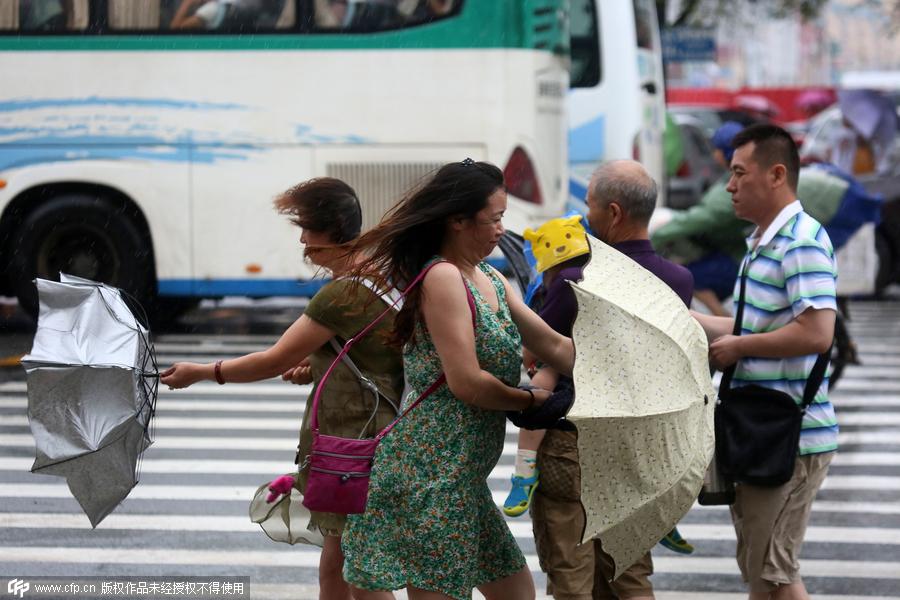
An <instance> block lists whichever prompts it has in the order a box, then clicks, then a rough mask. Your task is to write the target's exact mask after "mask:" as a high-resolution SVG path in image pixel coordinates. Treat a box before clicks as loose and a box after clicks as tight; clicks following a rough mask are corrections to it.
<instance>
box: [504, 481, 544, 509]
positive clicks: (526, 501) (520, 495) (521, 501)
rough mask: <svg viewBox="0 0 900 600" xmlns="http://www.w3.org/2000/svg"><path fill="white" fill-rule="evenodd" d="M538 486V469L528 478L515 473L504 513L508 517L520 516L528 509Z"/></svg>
mask: <svg viewBox="0 0 900 600" xmlns="http://www.w3.org/2000/svg"><path fill="white" fill-rule="evenodd" d="M537 486H538V472H537V469H535V470H534V475H533V476H531V477H528V478H525V477H520V476H519V475H513V476H512V489H511V490H510V491H509V496H507V497H506V502H504V503H503V514H505V515H506V516H507V517H518V516H519V515H521V514H522V513H524V512H525V511H527V510H528V506H529V505H530V504H531V497H532V496H533V495H534V490H535V489H537Z"/></svg>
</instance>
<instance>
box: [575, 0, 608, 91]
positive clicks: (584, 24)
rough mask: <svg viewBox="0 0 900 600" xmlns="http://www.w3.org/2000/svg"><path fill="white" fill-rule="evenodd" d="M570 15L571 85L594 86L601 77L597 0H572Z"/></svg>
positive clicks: (576, 86)
mask: <svg viewBox="0 0 900 600" xmlns="http://www.w3.org/2000/svg"><path fill="white" fill-rule="evenodd" d="M570 15H571V16H570V17H569V32H570V35H571V39H570V44H569V47H570V48H571V50H570V52H571V56H572V65H571V69H570V70H571V73H570V80H569V81H570V87H573V88H578V87H594V86H595V85H597V84H598V83H600V79H601V77H600V39H599V33H598V27H597V25H598V24H597V13H596V4H595V0H572V4H571V12H570Z"/></svg>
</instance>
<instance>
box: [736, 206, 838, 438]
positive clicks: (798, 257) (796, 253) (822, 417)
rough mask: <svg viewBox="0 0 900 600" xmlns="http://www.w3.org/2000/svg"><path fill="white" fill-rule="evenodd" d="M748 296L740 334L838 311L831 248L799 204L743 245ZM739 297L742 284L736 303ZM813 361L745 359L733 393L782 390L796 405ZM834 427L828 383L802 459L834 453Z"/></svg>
mask: <svg viewBox="0 0 900 600" xmlns="http://www.w3.org/2000/svg"><path fill="white" fill-rule="evenodd" d="M747 247H748V252H747V255H746V256H745V257H744V262H743V264H742V269H747V291H746V301H745V306H744V317H743V322H742V323H741V327H742V329H741V334H742V335H746V334H750V333H765V332H769V331H774V330H776V329H779V328H781V327H784V326H785V325H787V324H788V323H790V322H791V321H793V320H794V319H795V318H797V316H799V315H800V314H801V313H802V312H803V311H805V310H807V309H809V308H812V309H817V310H819V309H830V310H837V303H836V299H835V282H836V278H837V270H836V265H835V258H834V248H833V247H832V245H831V240H830V239H829V238H828V234H827V233H826V232H825V228H824V227H823V226H822V225H821V224H820V223H819V222H818V221H816V220H815V219H813V218H812V217H810V216H809V215H808V214H806V213H805V212H803V207H802V206H801V205H800V202H799V201H795V202H793V203H791V204H790V205H788V206H786V207H785V208H784V209H783V210H782V211H781V212H780V213H779V214H778V216H777V217H776V218H775V220H774V221H773V222H772V224H771V225H770V226H769V227H768V228H767V229H766V231H765V232H763V233H762V235H760V234H759V231H758V230H757V231H755V232H754V234H753V235H752V236H751V237H750V238H748V239H747ZM739 294H740V278H738V281H737V283H736V284H735V290H734V301H735V312H737V301H738V298H739ZM816 358H817V356H816V355H815V354H810V355H807V356H796V357H790V358H759V357H749V356H748V357H745V358H742V359H741V360H740V362H739V363H738V366H737V369H736V370H735V374H734V380H733V383H732V386H733V387H740V386H741V385H749V384H751V383H755V384H757V385H761V386H765V387H769V388H773V389H777V390H781V391H783V392H786V393H787V394H790V395H791V396H792V397H793V398H794V400H795V401H796V402H797V403H798V404H800V403H801V402H802V399H803V390H804V387H805V385H806V378H807V376H808V375H809V373H810V371H812V367H813V365H814V364H815V362H816ZM837 440H838V425H837V419H836V418H835V415H834V407H833V406H832V405H831V402H830V401H829V400H828V377H827V376H826V377H825V379H824V381H823V382H822V385H821V387H820V388H819V391H818V392H817V393H816V396H815V400H814V401H813V403H812V404H811V405H810V406H809V408H808V409H807V411H806V415H805V416H804V417H803V426H802V430H801V432H800V454H816V453H819V452H830V451H833V450H836V449H837Z"/></svg>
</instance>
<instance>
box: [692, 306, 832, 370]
mask: <svg viewBox="0 0 900 600" xmlns="http://www.w3.org/2000/svg"><path fill="white" fill-rule="evenodd" d="M835 316H836V313H835V311H833V310H830V309H815V308H808V309H806V310H805V311H803V313H801V314H800V315H798V316H797V318H796V319H794V320H793V321H791V322H790V323H788V324H787V325H785V326H784V327H781V328H780V329H776V330H775V331H770V332H767V333H752V334H747V335H742V336H734V335H723V336H722V337H720V338H718V339H716V340H715V341H713V342H712V343H711V344H710V345H709V358H710V362H712V364H713V366H715V367H716V368H717V369H724V368H726V367H729V366H731V365H733V364H734V363H736V362H737V361H738V360H740V359H742V358H744V357H745V356H758V357H761V358H788V357H792V356H804V355H807V354H821V353H823V352H825V351H826V350H828V348H829V347H830V346H831V342H832V340H833V339H834V320H835Z"/></svg>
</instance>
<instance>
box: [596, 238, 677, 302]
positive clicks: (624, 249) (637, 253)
mask: <svg viewBox="0 0 900 600" xmlns="http://www.w3.org/2000/svg"><path fill="white" fill-rule="evenodd" d="M613 248H615V249H616V250H618V251H619V252H621V253H622V254H624V255H625V256H627V257H628V258H631V259H633V260H634V262H636V263H637V264H639V265H641V266H642V267H644V268H645V269H647V270H648V271H650V272H651V273H653V274H654V275H656V276H657V277H659V278H660V279H662V280H663V283H665V284H666V285H667V286H669V287H670V288H672V291H673V292H675V293H676V294H678V297H679V298H681V301H682V302H684V305H685V306H690V305H691V297H692V296H693V295H694V276H693V275H691V272H690V271H688V270H687V268H685V267H682V266H681V265H676V264H675V263H673V262H672V261H670V260H666V259H664V258H663V257H661V256H660V255H658V254H657V253H656V251H655V250H654V249H653V245H652V244H651V243H650V240H629V241H627V242H620V243H618V244H613Z"/></svg>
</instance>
